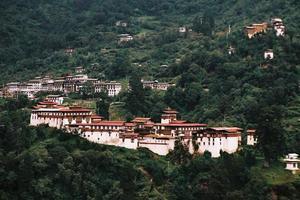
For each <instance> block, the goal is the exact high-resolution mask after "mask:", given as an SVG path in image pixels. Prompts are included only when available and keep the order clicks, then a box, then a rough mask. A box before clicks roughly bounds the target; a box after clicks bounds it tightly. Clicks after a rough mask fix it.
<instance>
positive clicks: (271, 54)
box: [264, 49, 274, 60]
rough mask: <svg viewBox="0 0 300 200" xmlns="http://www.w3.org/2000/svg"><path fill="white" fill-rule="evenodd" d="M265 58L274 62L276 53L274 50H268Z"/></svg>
mask: <svg viewBox="0 0 300 200" xmlns="http://www.w3.org/2000/svg"><path fill="white" fill-rule="evenodd" d="M264 58H265V59H268V60H272V59H273V58H274V52H273V50H272V49H268V50H266V51H265V52H264Z"/></svg>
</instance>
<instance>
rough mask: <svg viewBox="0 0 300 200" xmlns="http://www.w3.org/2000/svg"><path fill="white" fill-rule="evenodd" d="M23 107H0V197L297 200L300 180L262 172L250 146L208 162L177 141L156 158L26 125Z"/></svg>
mask: <svg viewBox="0 0 300 200" xmlns="http://www.w3.org/2000/svg"><path fill="white" fill-rule="evenodd" d="M12 105H13V106H12ZM24 106H25V107H24ZM27 106H30V102H28V101H26V98H20V99H19V100H6V101H5V102H4V101H3V102H1V113H0V124H1V126H0V130H1V132H0V133H1V140H0V162H1V165H0V199H3V200H5V199H124V200H125V199H191V200H192V199H235V200H237V199H249V200H250V199H251V200H252V199H253V200H257V199H276V198H278V199H299V198H300V193H299V191H300V190H299V188H300V179H299V178H298V179H297V178H296V176H294V175H292V174H291V173H290V172H287V171H284V169H283V164H282V163H276V164H274V165H273V167H272V168H264V167H262V159H261V158H260V156H261V154H260V153H259V152H258V151H256V150H255V149H253V148H252V147H244V148H243V150H242V151H240V152H239V153H236V154H227V153H222V155H221V157H220V158H218V159H212V158H211V156H210V153H209V152H207V153H204V155H191V154H189V152H188V150H187V148H186V147H185V146H183V145H180V143H178V144H177V147H176V148H175V150H174V151H173V152H171V153H169V154H168V156H167V157H162V156H158V155H156V154H154V153H152V152H150V151H149V150H147V149H143V148H141V149H138V150H129V149H125V148H119V147H112V146H106V145H100V144H94V143H91V142H89V141H87V140H85V139H83V138H81V137H80V136H78V135H72V134H68V133H64V132H63V131H61V130H57V129H52V128H48V127H46V126H40V127H28V126H27V124H28V119H29V110H28V109H27V108H26V107H27Z"/></svg>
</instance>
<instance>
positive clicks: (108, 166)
mask: <svg viewBox="0 0 300 200" xmlns="http://www.w3.org/2000/svg"><path fill="white" fill-rule="evenodd" d="M299 9H300V1H297V0H287V1H283V0H273V1H269V0H266V1H258V0H226V1H224V0H190V1H186V0H163V1H158V0H101V1H98V0H52V1H48V0H43V1H27V0H10V1H7V0H4V1H0V13H1V14H0V15H1V17H0V23H1V26H0V74H1V80H0V84H1V85H2V84H5V83H7V82H9V81H23V80H27V79H30V78H33V77H35V76H43V75H53V76H60V75H62V74H68V73H71V72H73V71H74V68H75V67H77V66H80V65H82V66H84V67H85V68H86V71H87V73H88V74H89V76H91V77H95V78H98V79H106V80H118V81H120V82H122V84H124V85H130V90H128V91H126V90H124V91H122V92H121V94H120V95H119V96H117V97H114V98H110V97H108V96H107V95H106V94H97V95H95V94H91V93H90V92H89V91H88V90H87V91H86V92H83V93H82V94H79V95H78V94H71V95H70V96H69V97H70V98H71V99H90V100H92V101H95V102H96V107H97V108H96V110H95V111H96V112H97V114H100V115H102V116H104V117H105V118H107V119H109V118H110V119H113V118H114V117H115V116H116V113H117V114H118V116H121V117H122V118H123V119H125V120H129V119H132V118H133V117H134V116H150V117H151V118H152V119H153V120H154V121H158V120H159V116H160V114H161V111H162V110H163V109H165V108H166V107H171V108H174V109H176V110H178V111H179V112H180V113H181V117H182V118H183V119H185V120H187V121H194V122H201V123H208V124H209V125H213V126H239V127H241V128H243V129H244V130H246V129H248V128H255V129H257V130H258V137H259V138H258V139H259V140H258V146H257V148H256V149H252V148H250V147H246V146H244V147H243V150H242V151H240V152H239V153H236V154H234V155H228V154H226V153H223V154H222V156H221V157H220V158H218V159H212V158H211V157H210V155H209V154H204V155H202V156H200V155H190V154H189V153H188V152H187V151H186V149H185V147H184V146H180V145H178V146H177V148H176V149H175V150H174V152H171V153H170V154H169V155H168V156H167V157H160V156H157V155H155V154H153V153H151V152H149V151H147V150H146V149H139V150H138V151H131V150H127V149H122V148H115V147H109V146H104V145H96V144H91V143H88V142H87V141H85V140H84V139H81V138H80V137H78V136H76V135H67V134H66V133H64V132H63V131H60V130H54V129H50V128H48V127H37V128H32V127H28V126H27V124H28V120H29V108H30V107H31V106H32V105H34V103H35V102H30V101H28V99H27V98H25V97H24V96H19V98H18V99H7V100H3V99H0V134H1V139H0V179H1V180H0V199H37V198H41V199H274V198H277V197H278V199H299V198H300V194H299V191H300V189H299V188H300V183H299V180H296V179H295V177H292V176H291V175H290V174H288V173H287V172H285V171H284V170H283V166H282V164H281V163H280V162H278V159H279V158H280V157H282V156H283V155H284V154H286V153H288V152H296V153H300V123H299V119H300V95H299V78H300V77H299V68H300V65H299V63H300V62H299V61H300V60H299V59H300V35H299V32H300V28H299V21H300V17H299V14H298V12H299ZM273 17H280V18H281V19H283V22H284V25H285V27H286V34H285V36H284V37H276V35H275V33H274V31H273V30H272V29H270V30H268V31H267V32H266V33H263V34H260V35H259V36H258V37H254V38H253V39H248V38H247V37H246V36H245V34H244V32H243V28H244V26H247V25H250V24H252V23H262V22H270V19H271V18H273ZM119 20H120V21H125V22H127V23H128V26H127V27H122V26H116V22H117V21H119ZM181 26H185V27H187V28H188V29H192V31H191V32H190V31H187V32H186V33H179V32H178V28H179V27H181ZM124 33H128V34H131V35H132V36H133V37H134V39H133V41H130V42H127V43H120V42H118V35H119V34H124ZM229 47H233V48H234V49H235V52H234V54H231V55H229V54H228V48H229ZM67 48H73V49H74V50H75V52H74V53H73V54H72V55H70V54H66V53H65V49H67ZM267 49H273V52H274V59H272V60H266V59H264V57H263V54H264V51H265V50H267ZM141 79H144V80H159V81H168V82H171V83H174V84H175V86H174V87H171V88H169V89H168V90H167V91H166V92H164V91H154V90H150V89H149V88H143V85H142V84H141V82H140V80H141ZM43 95H44V94H43ZM41 96H42V95H41ZM264 161H267V162H268V163H271V167H270V168H265V167H266V166H264ZM263 166H264V167H263ZM294 179H295V180H294Z"/></svg>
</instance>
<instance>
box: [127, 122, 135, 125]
mask: <svg viewBox="0 0 300 200" xmlns="http://www.w3.org/2000/svg"><path fill="white" fill-rule="evenodd" d="M125 126H135V124H134V123H131V122H127V123H125Z"/></svg>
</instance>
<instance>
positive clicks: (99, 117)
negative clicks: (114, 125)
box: [91, 115, 104, 119]
mask: <svg viewBox="0 0 300 200" xmlns="http://www.w3.org/2000/svg"><path fill="white" fill-rule="evenodd" d="M91 118H92V119H103V118H104V117H102V116H99V115H92V116H91Z"/></svg>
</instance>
